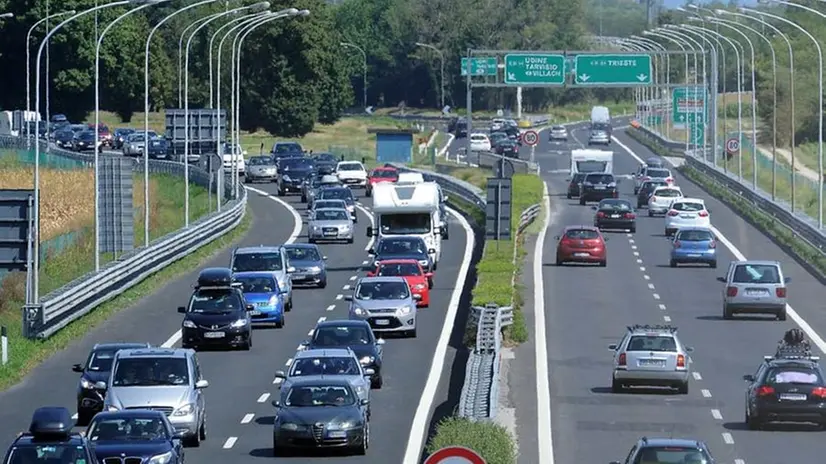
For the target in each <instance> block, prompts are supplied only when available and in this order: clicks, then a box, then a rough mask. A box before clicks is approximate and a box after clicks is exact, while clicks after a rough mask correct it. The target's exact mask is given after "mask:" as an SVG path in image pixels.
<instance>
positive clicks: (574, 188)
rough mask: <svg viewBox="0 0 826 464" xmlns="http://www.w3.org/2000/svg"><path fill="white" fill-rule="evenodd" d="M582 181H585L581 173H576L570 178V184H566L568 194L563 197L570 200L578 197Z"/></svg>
mask: <svg viewBox="0 0 826 464" xmlns="http://www.w3.org/2000/svg"><path fill="white" fill-rule="evenodd" d="M583 179H585V174H583V173H581V172H578V173H576V174H574V176H573V177H571V182H570V183H569V184H568V194H567V195H565V197H566V198H567V199H569V200H570V199H571V198H573V197H578V196H579V190H580V186H581V184H582V180H583Z"/></svg>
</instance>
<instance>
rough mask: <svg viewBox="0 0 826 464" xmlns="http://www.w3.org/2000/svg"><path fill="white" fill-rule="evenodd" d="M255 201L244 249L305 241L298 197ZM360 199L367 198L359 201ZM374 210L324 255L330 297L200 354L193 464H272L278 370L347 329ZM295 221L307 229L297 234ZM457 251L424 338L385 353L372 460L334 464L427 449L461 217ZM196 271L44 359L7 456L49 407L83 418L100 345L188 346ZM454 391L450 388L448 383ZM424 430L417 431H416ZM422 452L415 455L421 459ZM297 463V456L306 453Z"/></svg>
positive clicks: (18, 400)
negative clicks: (79, 401)
mask: <svg viewBox="0 0 826 464" xmlns="http://www.w3.org/2000/svg"><path fill="white" fill-rule="evenodd" d="M251 187H252V188H250V191H249V193H250V196H249V202H250V205H251V207H252V210H253V213H254V222H253V225H252V230H251V231H250V232H249V234H248V235H247V236H246V237H245V238H244V239H243V240H242V242H241V245H258V244H278V243H284V242H289V241H293V240H296V241H299V242H305V241H306V233H305V232H304V231H303V226H302V220H303V215H304V210H305V208H304V205H302V204H300V203H299V201H298V200H299V199H298V197H297V196H290V197H286V198H284V199H283V200H282V199H280V198H278V197H275V196H274V193H275V191H276V190H275V187H274V184H257V185H254V186H251ZM356 192H357V195H359V196H361V195H363V194H362V193H361V191H358V190H357V191H356ZM369 200H370V199H369V198H364V197H361V198H359V201H360V202H361V206H360V207H359V213H358V214H359V223H358V224H357V229H358V230H359V233H358V234H357V235H356V240H355V243H354V244H352V245H346V244H323V245H320V247H321V250H322V253H323V254H324V255H325V256H327V258H328V260H327V266H328V285H327V288H325V289H323V290H322V289H295V290H294V296H293V300H294V309H293V310H292V311H291V312H289V313H287V317H286V326H285V327H284V328H283V329H261V330H257V331H256V332H255V336H254V346H253V348H252V350H251V351H250V352H243V351H235V352H214V351H205V352H199V353H198V358H199V361H200V364H201V369H202V371H203V372H204V378H205V379H206V380H208V381H209V382H210V386H209V388H208V389H207V390H206V400H207V414H208V423H207V435H208V438H207V440H206V441H205V442H203V443H202V444H201V446H200V448H189V449H187V452H186V455H187V461H188V462H193V463H198V464H209V463H216V464H218V463H220V464H223V463H226V462H233V463H236V464H240V463H244V462H257V461H259V460H260V459H257V458H262V457H268V456H272V450H271V446H272V421H273V416H274V412H275V410H274V408H273V407H272V405H271V404H270V402H271V400H272V399H273V398H275V397H276V396H275V395H276V394H277V392H278V386H277V385H276V384H275V383H274V380H275V377H274V374H275V371H277V370H286V366H287V365H289V364H288V363H289V362H290V359H291V357H292V356H293V355H294V353H295V351H296V350H297V348H298V346H299V344H300V343H301V342H302V341H303V340H306V339H307V338H308V335H309V334H310V333H311V331H312V329H313V327H314V325H315V324H316V323H317V321H319V320H324V319H338V318H347V306H346V304H345V301H344V300H343V297H344V295H345V294H347V293H348V292H349V291H351V288H352V287H353V286H354V284H355V283H356V280H357V279H358V278H359V277H360V276H363V275H364V270H363V266H364V265H365V264H367V262H368V261H367V260H368V255H367V253H366V250H367V249H368V248H369V247H370V245H371V242H370V239H368V238H367V237H366V235H365V233H364V232H365V230H366V228H367V226H368V225H370V216H369V214H370V201H369ZM295 219H298V223H297V225H296V222H295ZM450 221H451V226H450V227H451V229H450V230H451V234H450V240H449V241H448V242H445V243H444V245H443V252H442V259H441V261H440V263H439V268H438V270H437V272H436V276H435V279H434V287H433V289H432V290H431V304H430V307H429V308H426V309H422V310H420V312H419V315H418V337H417V338H415V339H388V341H387V344H386V345H385V346H384V367H383V375H384V386H383V388H382V389H381V390H374V391H373V395H372V410H373V415H372V419H371V447H370V450H369V451H368V453H367V456H366V457H361V458H358V457H342V458H337V459H336V462H376V460H377V457H381V458H379V459H380V460H381V462H394V463H401V462H402V461H403V456H404V454H405V451H406V450H405V445H406V444H407V443H408V440H410V443H411V450H408V453H409V454H410V455H414V456H417V457H418V454H419V451H418V448H417V447H418V446H420V445H422V444H423V443H422V440H423V437H424V434H425V432H426V430H427V429H428V427H429V425H430V424H429V420H430V418H429V415H430V413H431V412H432V410H433V408H435V407H438V406H439V405H441V404H442V402H444V401H445V400H446V398H447V394H448V392H447V391H445V390H446V389H445V385H444V384H443V383H440V380H441V379H442V378H443V377H446V378H449V377H450V376H449V375H445V376H443V370H449V369H450V368H451V367H452V357H453V354H454V352H453V349H452V348H450V347H448V346H447V345H448V339H449V336H450V334H451V332H452V329H453V321H454V319H455V314H456V312H457V309H458V303H459V295H461V292H462V284H463V283H464V281H465V279H466V276H467V273H468V268H469V264H470V257H471V255H472V251H473V247H474V237H473V233H472V230H471V229H470V226H469V225H468V223H467V221H465V219H464V218H461V217H459V216H458V215H454V217H452V218H451V219H450ZM229 256H230V251H222V252H221V253H219V254H218V255H216V256H215V257H214V258H213V259H212V260H211V261H210V262H209V263H207V264H206V265H205V267H207V266H226V265H228V263H229ZM197 273H198V270H193V271H192V272H190V273H189V274H187V275H185V276H183V277H182V278H180V279H178V280H175V281H173V282H170V283H169V284H167V285H166V286H165V287H163V288H162V289H160V290H158V291H157V292H156V293H155V294H153V295H151V296H149V297H147V298H145V299H143V300H141V301H139V302H136V304H135V306H134V307H131V308H129V309H127V310H124V311H122V312H120V313H118V314H116V315H114V316H113V317H112V318H111V319H110V320H109V321H107V322H106V323H104V324H103V325H102V326H101V327H99V328H97V329H95V330H93V331H91V332H90V333H89V334H88V335H87V336H86V337H85V338H84V339H83V340H81V341H79V342H76V343H73V344H71V345H70V346H68V347H67V348H66V349H65V350H63V351H61V352H60V353H58V354H56V355H54V356H53V357H51V358H50V359H47V360H45V361H44V362H43V363H42V364H41V365H40V366H38V367H36V368H35V369H34V370H33V372H32V373H31V374H30V375H29V376H27V377H26V378H25V379H24V380H23V382H22V383H21V384H20V385H18V386H15V387H13V388H12V389H10V390H8V391H6V392H3V393H0V437H2V440H4V442H3V444H2V446H5V445H8V444H9V443H10V442H11V441H12V440H13V438H14V436H15V435H16V434H17V433H18V432H20V431H22V430H25V429H26V428H27V427H28V421H29V418H30V417H31V413H32V411H33V410H34V409H36V408H37V407H39V406H44V405H54V406H65V407H68V408H69V409H70V410H71V411H74V408H75V389H76V386H77V382H78V374H75V373H73V372H72V371H71V366H72V364H74V363H83V362H85V360H86V357H87V354H88V352H89V350H90V348H91V347H92V346H93V344H94V343H97V342H114V341H141V342H142V341H147V342H150V343H152V344H154V345H163V346H180V345H179V336H178V335H177V334H176V332H177V330H178V329H179V328H180V324H181V317H180V315H179V314H178V313H177V312H176V308H177V306H179V305H182V304H184V303H185V302H186V301H187V300H188V298H189V295H190V293H191V291H192V284H193V283H194V282H195V280H196V277H197ZM445 382H446V379H445ZM414 423H415V425H414ZM412 448H416V449H412ZM299 455H300V453H299ZM325 456H326V455H321V456H316V454H315V453H313V454H311V457H310V458H303V457H295V458H286V459H285V460H290V461H294V462H314V460H313V459H312V457H321V458H324V457H325Z"/></svg>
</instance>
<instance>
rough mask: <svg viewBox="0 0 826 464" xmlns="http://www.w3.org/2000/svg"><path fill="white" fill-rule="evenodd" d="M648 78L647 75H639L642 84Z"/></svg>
mask: <svg viewBox="0 0 826 464" xmlns="http://www.w3.org/2000/svg"><path fill="white" fill-rule="evenodd" d="M646 78H648V76H646V75H645V74H637V79H639V81H640V82H643V81H645V79H646Z"/></svg>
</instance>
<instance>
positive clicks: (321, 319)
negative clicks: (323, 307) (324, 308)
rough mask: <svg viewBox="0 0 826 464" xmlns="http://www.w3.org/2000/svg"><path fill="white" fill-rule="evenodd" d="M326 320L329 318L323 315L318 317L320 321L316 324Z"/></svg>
mask: <svg viewBox="0 0 826 464" xmlns="http://www.w3.org/2000/svg"><path fill="white" fill-rule="evenodd" d="M326 320H327V316H321V317H319V318H318V322H316V324H321V323H322V322H324V321H326Z"/></svg>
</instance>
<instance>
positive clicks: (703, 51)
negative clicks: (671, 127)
mask: <svg viewBox="0 0 826 464" xmlns="http://www.w3.org/2000/svg"><path fill="white" fill-rule="evenodd" d="M669 26H670V27H669ZM663 28H664V30H666V31H668V32H670V33H671V34H672V35H675V36H677V37H679V38H681V39H683V40H685V41H686V42H688V43H690V44H692V45H693V46H694V47H695V48H694V50H699V51H700V55H702V63H703V67H702V68H699V67H698V63H697V55H696V54H695V55H694V85H695V88H696V85H697V70H698V69H702V72H703V76H702V79H703V88H704V89H708V73H706V49H705V47H704V46H703V44H702V43H700V42H699V41H697V40H696V39H694V37H692V36H691V35H690V34H688V33H687V31H686V29H685V28H682V29H680V30H676V29H679V26H677V25H674V24H668V25H666V26H663ZM705 92H706V91H705V90H704V91H703V93H704V94H705ZM696 119H697V112H696V110H695V113H694V124H698V123H697V120H696ZM701 119H702V120H701V121H700V122H699V124H702V125H703V137H704V138H703V141H702V144H703V150H705V123H706V122H705V118H701ZM690 129H691V124H690V121H689V124H686V136H687V137H689V138H692V134H691V131H690ZM693 145H694V149H695V150H698V149H699V145H700V142H699V141H697V140H694V141H693ZM714 151H715V150H712V152H714Z"/></svg>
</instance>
